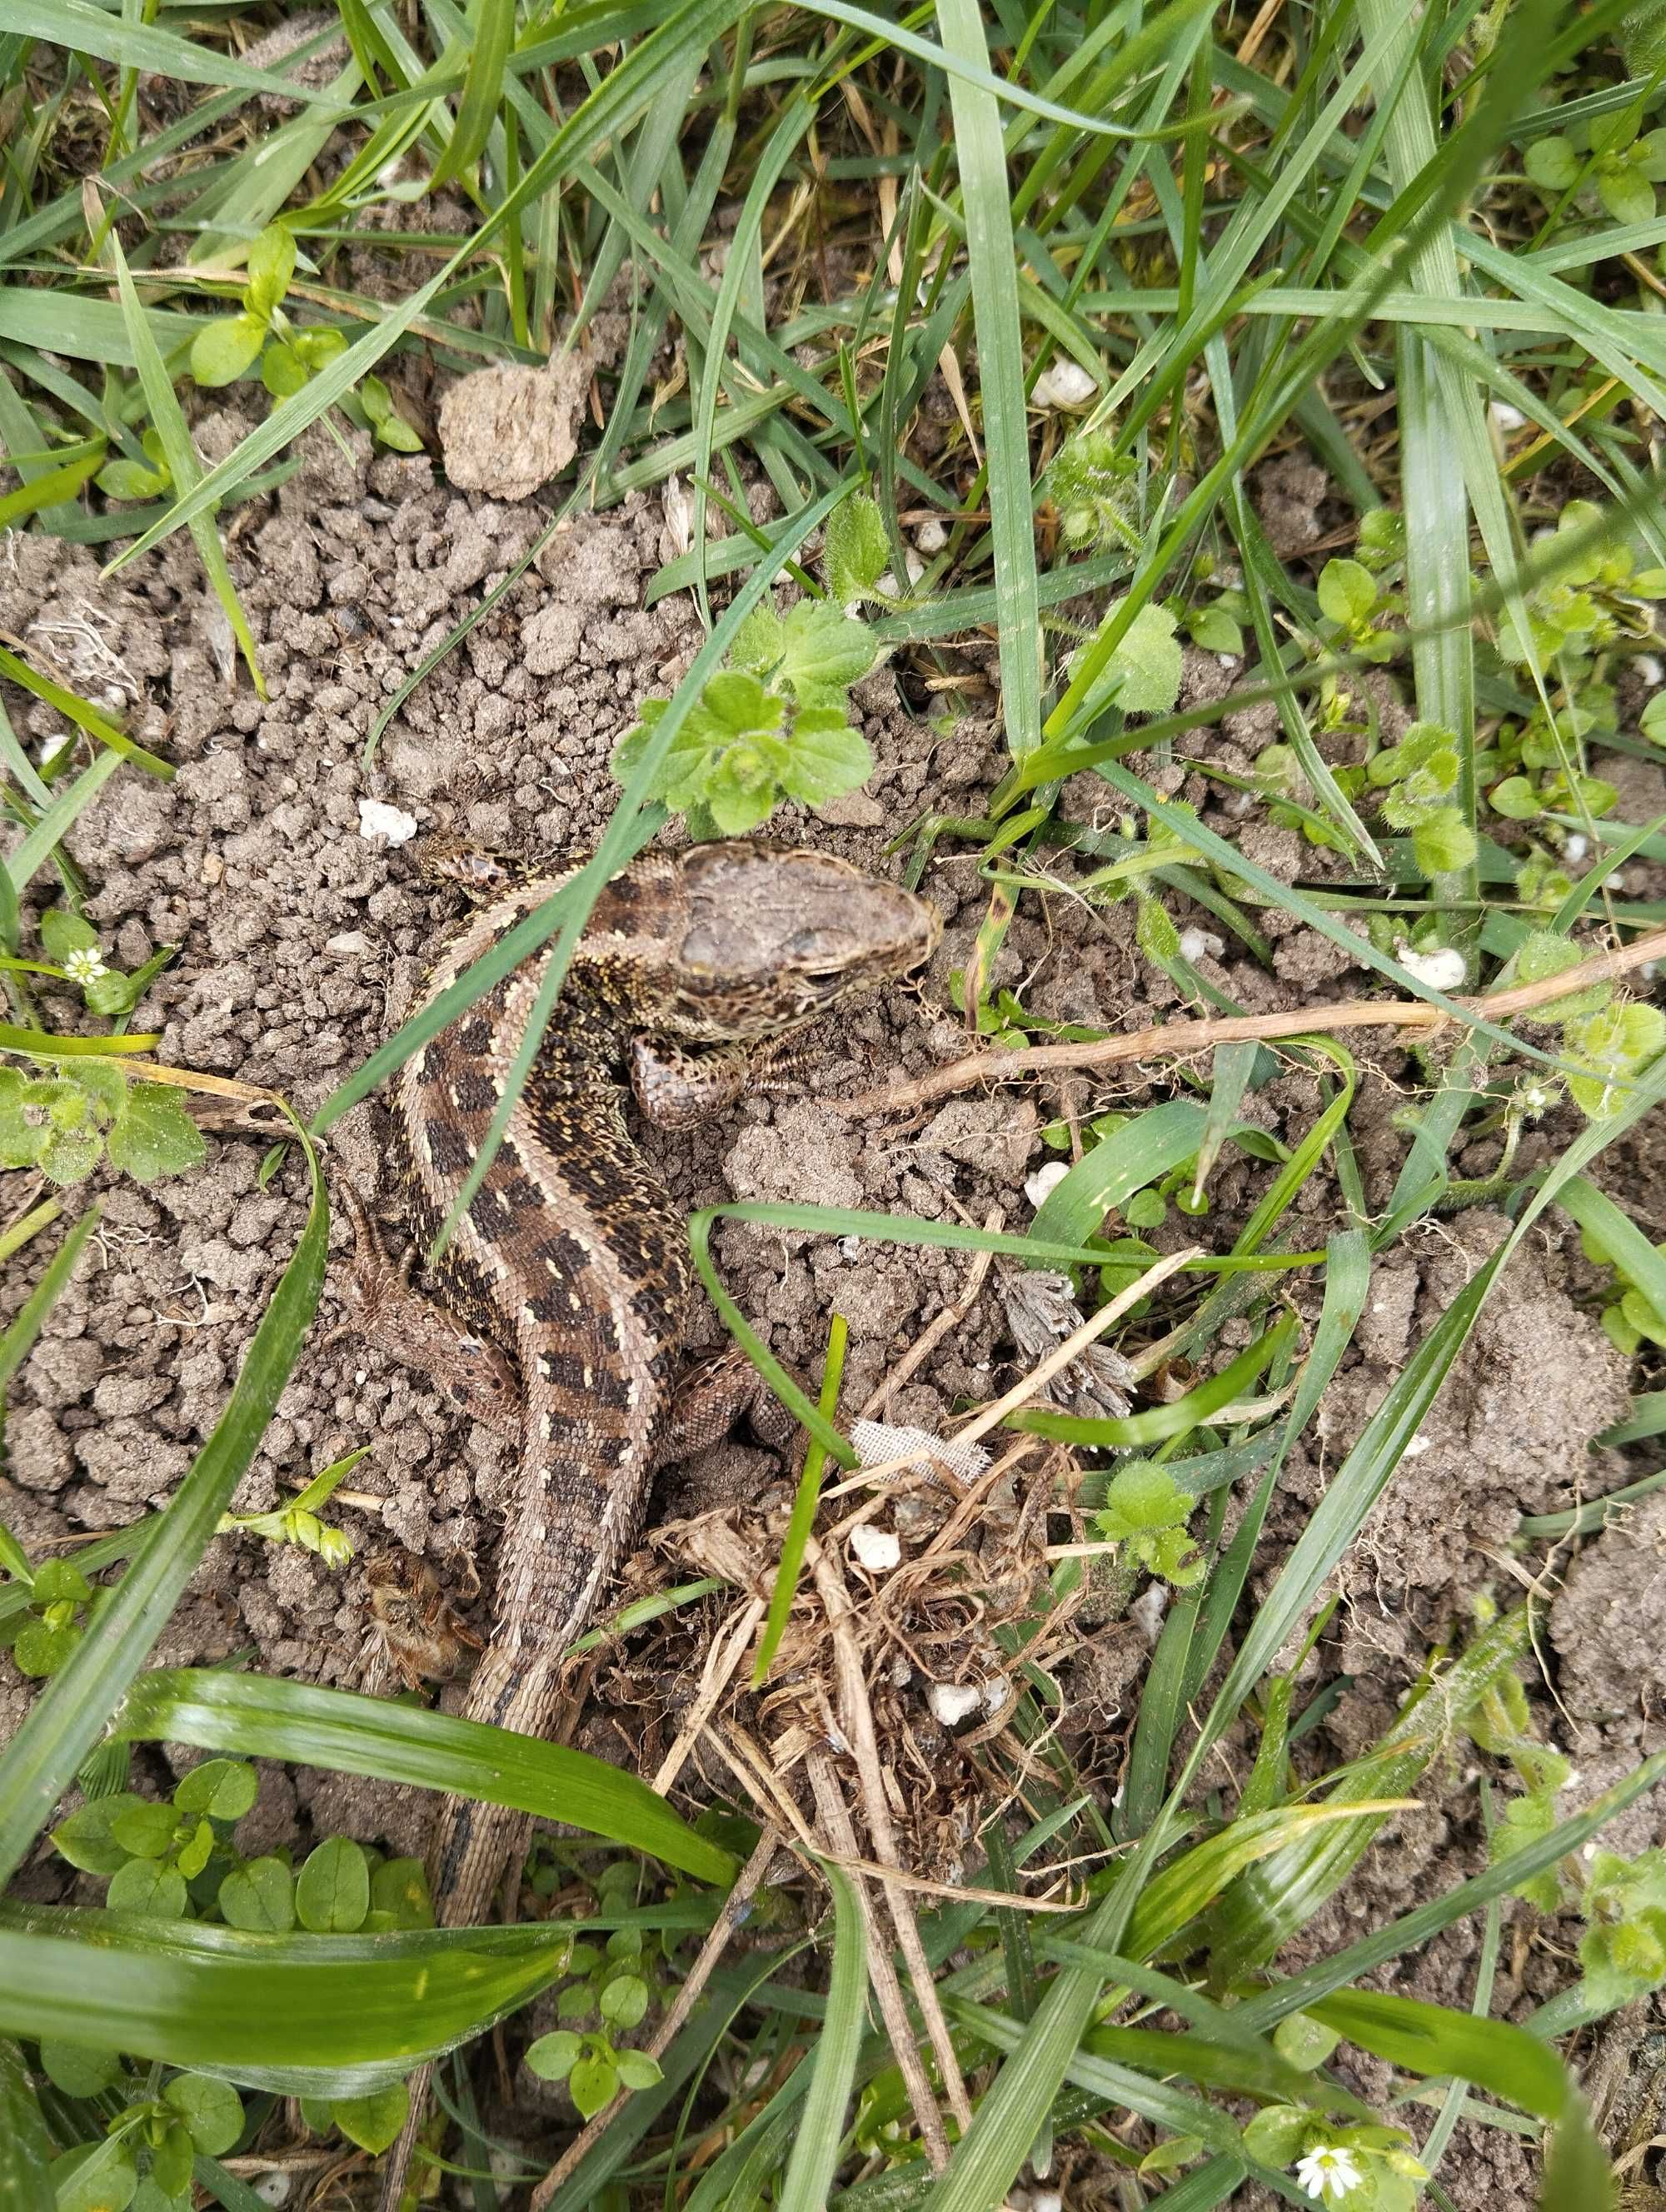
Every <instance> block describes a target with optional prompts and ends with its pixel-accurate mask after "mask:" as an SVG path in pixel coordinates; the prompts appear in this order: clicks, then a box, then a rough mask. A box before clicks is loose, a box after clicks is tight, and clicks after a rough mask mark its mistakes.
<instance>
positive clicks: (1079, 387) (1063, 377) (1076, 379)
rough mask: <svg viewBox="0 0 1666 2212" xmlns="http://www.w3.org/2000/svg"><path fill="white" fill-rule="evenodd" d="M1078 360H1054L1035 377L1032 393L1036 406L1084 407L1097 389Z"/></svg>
mask: <svg viewBox="0 0 1666 2212" xmlns="http://www.w3.org/2000/svg"><path fill="white" fill-rule="evenodd" d="M1098 389H1099V387H1098V385H1097V383H1096V382H1095V381H1094V380H1093V378H1092V377H1091V376H1090V375H1089V374H1088V373H1087V371H1086V370H1085V368H1083V367H1082V365H1081V363H1080V362H1079V361H1055V362H1054V363H1053V364H1052V366H1051V368H1044V369H1043V371H1042V373H1041V374H1040V375H1039V376H1038V377H1037V379H1036V388H1035V392H1034V393H1033V395H1032V397H1033V398H1034V400H1035V404H1037V407H1085V406H1086V404H1087V403H1088V401H1089V400H1090V399H1091V398H1092V397H1093V396H1094V394H1095V392H1097V391H1098Z"/></svg>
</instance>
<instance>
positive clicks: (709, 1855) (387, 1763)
mask: <svg viewBox="0 0 1666 2212" xmlns="http://www.w3.org/2000/svg"><path fill="white" fill-rule="evenodd" d="M137 1572H138V1564H137V1562H136V1563H135V1565H134V1566H133V1567H132V1568H131V1569H130V1570H129V1579H130V1580H131V1577H132V1576H133V1575H134V1574H137ZM123 1587H124V1588H125V1584H124V1585H123ZM115 1734H116V1736H117V1738H118V1740H119V1741H122V1742H125V1743H189V1744H194V1745H195V1746H196V1747H198V1750H201V1751H213V1752H223V1753H229V1754H230V1755H231V1756H233V1757H234V1758H239V1759H294V1760H295V1761H296V1762H297V1764H300V1765H308V1766H325V1767H329V1768H331V1769H333V1770H334V1771H336V1772H337V1773H339V1774H374V1775H377V1776H380V1778H381V1779H382V1780H383V1781H386V1782H408V1783H412V1784H415V1785H416V1786H417V1788H419V1789H424V1790H454V1791H456V1792H457V1793H458V1794H459V1795H460V1796H468V1797H483V1798H485V1799H486V1800H488V1802H490V1803H492V1804H494V1805H509V1806H513V1807H514V1808H515V1810H516V1811H518V1812H522V1813H532V1814H538V1815H540V1816H542V1817H543V1818H544V1819H547V1820H566V1821H569V1822H570V1823H571V1824H572V1825H573V1826H575V1827H578V1828H584V1829H587V1830H588V1831H589V1832H590V1833H591V1834H592V1835H597V1836H606V1837H608V1838H611V1840H612V1841H614V1842H616V1843H622V1844H629V1845H630V1847H631V1848H632V1850H640V1851H648V1852H651V1853H653V1854H654V1857H657V1858H661V1859H663V1860H664V1861H665V1862H666V1864H667V1865H668V1866H674V1867H678V1868H679V1869H681V1870H682V1871H683V1872H684V1873H685V1874H691V1875H697V1876H698V1877H699V1878H700V1879H701V1880H702V1881H713V1882H727V1881H731V1880H733V1875H734V1867H735V1863H734V1860H733V1858H732V1857H731V1856H730V1855H729V1853H728V1852H727V1851H726V1850H721V1848H720V1847H719V1846H718V1845H717V1844H712V1843H708V1841H707V1839H706V1838H704V1837H703V1836H697V1835H696V1833H695V1832H694V1831H693V1829H692V1828H690V1826H688V1825H687V1823H686V1822H685V1821H684V1820H681V1819H680V1818H679V1817H678V1814H675V1813H673V1812H672V1809H671V1808H670V1806H669V1805H667V1804H666V1802H665V1800H664V1798H663V1797H659V1796H655V1795H654V1791H653V1790H650V1789H649V1788H648V1784H647V1783H645V1782H643V1781H641V1779H639V1778H638V1777H637V1776H635V1775H634V1774H628V1773H626V1772H625V1771H623V1769H622V1768H619V1767H617V1766H610V1765H608V1764H607V1762H606V1761H605V1759H593V1758H591V1757H590V1756H589V1755H588V1754H587V1753H584V1752H581V1751H570V1750H569V1749H567V1748H566V1747H565V1746H563V1745H561V1744H554V1743H544V1742H542V1741H539V1740H538V1739H537V1738H535V1737H532V1736H521V1735H514V1734H513V1733H511V1732H510V1731H508V1730H507V1729H496V1728H489V1727H488V1726H486V1724H485V1723H483V1722H480V1721H465V1720H460V1719H457V1718H454V1717H453V1716H452V1715H450V1714H448V1713H436V1712H426V1711H423V1710H422V1709H421V1708H419V1707H417V1706H412V1705H404V1704H401V1703H400V1702H399V1701H398V1699H392V1698H368V1697H363V1696H361V1695H360V1694H359V1693H358V1692H356V1691H352V1690H325V1689H319V1688H318V1687H316V1686H314V1685H313V1684H311V1683H307V1682H291V1681H286V1680H282V1679H280V1678H278V1677H277V1676H274V1675H270V1674H226V1673H222V1672H220V1671H218V1670H217V1669H215V1668H202V1669H198V1668H178V1669H165V1670H162V1671H161V1672H158V1673H155V1674H142V1675H140V1677H139V1678H138V1680H137V1681H136V1682H135V1683H134V1684H133V1686H132V1687H131V1690H130V1691H129V1692H128V1694H127V1698H126V1699H125V1703H124V1704H123V1705H122V1708H121V1711H120V1712H119V1715H118V1717H117V1721H116V1728H115Z"/></svg>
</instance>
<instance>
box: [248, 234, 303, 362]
mask: <svg viewBox="0 0 1666 2212" xmlns="http://www.w3.org/2000/svg"><path fill="white" fill-rule="evenodd" d="M294 275H295V234H294V232H293V231H292V230H290V229H289V227H288V225H287V224H284V223H281V222H274V223H270V224H269V225H268V226H267V228H265V229H264V230H263V231H262V232H261V234H260V235H259V237H258V238H257V239H256V240H255V241H254V244H253V245H252V246H251V247H250V248H249V282H248V289H247V292H246V298H247V301H248V304H249V307H250V308H251V310H252V313H254V314H255V315H258V317H259V319H260V320H261V322H262V323H263V324H264V323H268V322H270V321H271V313H272V309H273V308H274V307H277V304H278V302H279V301H280V300H282V299H283V295H284V294H285V293H286V292H287V291H288V290H289V279H290V278H291V277H292V276H294ZM250 359H251V360H252V359H253V356H252V355H251V356H250Z"/></svg>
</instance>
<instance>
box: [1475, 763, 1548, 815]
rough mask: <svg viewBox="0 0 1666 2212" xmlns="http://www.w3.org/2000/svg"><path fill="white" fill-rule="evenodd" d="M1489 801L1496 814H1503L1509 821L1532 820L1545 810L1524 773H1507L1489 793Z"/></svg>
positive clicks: (1488, 803)
mask: <svg viewBox="0 0 1666 2212" xmlns="http://www.w3.org/2000/svg"><path fill="white" fill-rule="evenodd" d="M1487 805H1489V806H1490V807H1491V808H1492V810H1493V812H1494V813H1495V814H1502V815H1503V816H1504V817H1505V820H1506V821H1509V822H1530V821H1532V819H1533V817H1534V816H1535V814H1538V813H1541V811H1543V808H1542V802H1541V799H1540V797H1539V794H1538V793H1537V792H1536V791H1535V789H1534V787H1533V785H1532V783H1531V782H1530V781H1529V779H1528V778H1527V777H1526V776H1524V775H1507V776H1505V780H1504V781H1503V782H1502V783H1500V784H1495V785H1494V787H1493V789H1492V790H1491V791H1489V792H1488V793H1487Z"/></svg>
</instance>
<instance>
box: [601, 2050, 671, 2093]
mask: <svg viewBox="0 0 1666 2212" xmlns="http://www.w3.org/2000/svg"><path fill="white" fill-rule="evenodd" d="M613 2063H614V2065H615V2066H616V2067H617V2069H618V2074H619V2079H620V2081H622V2082H623V2084H624V2086H625V2087H626V2088H627V2089H651V2088H652V2087H654V2083H655V2082H656V2081H661V2080H663V2079H664V2076H663V2075H662V2074H661V2072H660V2062H659V2060H658V2059H657V2058H650V2057H648V2053H647V2051H615V2052H614V2054H613Z"/></svg>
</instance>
